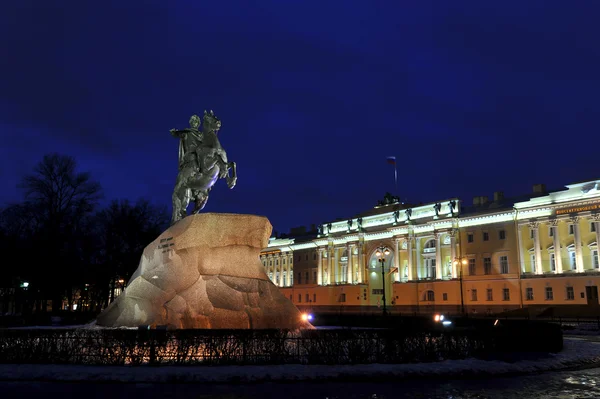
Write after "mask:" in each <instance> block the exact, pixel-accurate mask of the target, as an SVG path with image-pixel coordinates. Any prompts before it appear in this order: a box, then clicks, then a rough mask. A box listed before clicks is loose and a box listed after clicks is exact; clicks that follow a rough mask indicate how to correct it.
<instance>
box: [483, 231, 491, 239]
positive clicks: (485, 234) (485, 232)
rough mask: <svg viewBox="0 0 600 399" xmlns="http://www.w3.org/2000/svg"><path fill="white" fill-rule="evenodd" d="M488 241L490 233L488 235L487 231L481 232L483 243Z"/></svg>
mask: <svg viewBox="0 0 600 399" xmlns="http://www.w3.org/2000/svg"><path fill="white" fill-rule="evenodd" d="M489 240H490V233H488V232H487V231H484V232H483V241H489Z"/></svg>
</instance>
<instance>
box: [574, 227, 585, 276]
mask: <svg viewBox="0 0 600 399" xmlns="http://www.w3.org/2000/svg"><path fill="white" fill-rule="evenodd" d="M579 220H580V218H579V216H573V217H572V218H571V221H572V222H573V238H574V240H575V262H576V270H577V273H583V270H584V268H583V253H582V250H581V232H580V231H579Z"/></svg>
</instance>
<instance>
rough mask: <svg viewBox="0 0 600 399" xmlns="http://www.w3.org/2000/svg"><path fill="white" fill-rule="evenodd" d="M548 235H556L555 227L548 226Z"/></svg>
mask: <svg viewBox="0 0 600 399" xmlns="http://www.w3.org/2000/svg"><path fill="white" fill-rule="evenodd" d="M548 237H554V227H552V226H550V227H548Z"/></svg>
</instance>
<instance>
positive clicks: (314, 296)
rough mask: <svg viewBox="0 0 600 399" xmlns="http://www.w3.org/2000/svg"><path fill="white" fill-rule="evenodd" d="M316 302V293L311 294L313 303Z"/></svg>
mask: <svg viewBox="0 0 600 399" xmlns="http://www.w3.org/2000/svg"><path fill="white" fill-rule="evenodd" d="M316 302H317V294H313V303H316Z"/></svg>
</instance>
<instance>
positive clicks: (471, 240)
mask: <svg viewBox="0 0 600 399" xmlns="http://www.w3.org/2000/svg"><path fill="white" fill-rule="evenodd" d="M467 242H473V233H467Z"/></svg>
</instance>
